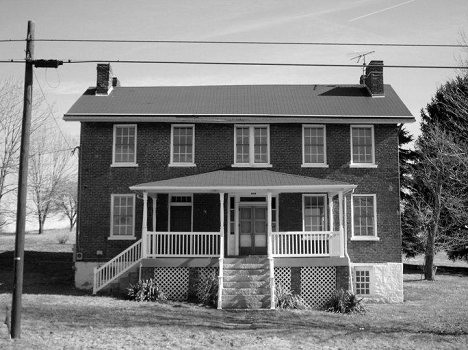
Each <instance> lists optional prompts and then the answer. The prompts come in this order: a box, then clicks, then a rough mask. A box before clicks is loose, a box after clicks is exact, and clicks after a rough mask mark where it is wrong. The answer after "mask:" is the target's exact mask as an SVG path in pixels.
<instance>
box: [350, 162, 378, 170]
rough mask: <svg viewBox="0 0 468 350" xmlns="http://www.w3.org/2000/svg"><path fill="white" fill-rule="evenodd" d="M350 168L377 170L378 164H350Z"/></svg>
mask: <svg viewBox="0 0 468 350" xmlns="http://www.w3.org/2000/svg"><path fill="white" fill-rule="evenodd" d="M349 167H350V168H368V169H375V168H377V164H370V163H369V164H366V163H362V164H350V165H349Z"/></svg>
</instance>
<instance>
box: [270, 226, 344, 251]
mask: <svg viewBox="0 0 468 350" xmlns="http://www.w3.org/2000/svg"><path fill="white" fill-rule="evenodd" d="M337 235H338V236H339V233H338V232H330V231H325V232H303V231H290V232H272V234H271V236H272V237H271V238H272V255H273V256H274V257H279V256H281V257H288V256H290V257H293V256H295V257H299V256H309V257H310V256H330V255H331V254H330V253H331V252H332V251H333V250H334V248H333V246H332V245H333V244H336V243H337V242H338V244H339V241H336V240H333V239H332V238H333V237H334V236H337Z"/></svg>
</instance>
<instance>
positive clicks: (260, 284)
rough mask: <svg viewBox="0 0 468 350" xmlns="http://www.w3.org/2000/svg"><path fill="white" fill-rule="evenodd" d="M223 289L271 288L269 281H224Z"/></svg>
mask: <svg viewBox="0 0 468 350" xmlns="http://www.w3.org/2000/svg"><path fill="white" fill-rule="evenodd" d="M223 288H270V282H269V281H268V280H261V281H240V282H239V281H232V280H230V281H226V280H224V281H223Z"/></svg>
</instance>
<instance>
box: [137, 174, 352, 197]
mask: <svg viewBox="0 0 468 350" xmlns="http://www.w3.org/2000/svg"><path fill="white" fill-rule="evenodd" d="M354 188H356V186H355V185H352V184H349V183H347V182H341V181H335V180H329V179H318V178H314V177H307V176H301V175H292V174H286V173H280V172H276V171H271V170H264V169H261V170H246V169H239V170H237V169H235V170H230V169H225V170H216V171H213V172H208V173H203V174H197V175H190V176H185V177H179V178H174V179H167V180H161V181H155V182H148V183H143V184H139V185H135V186H131V187H130V189H131V190H133V191H141V192H154V193H168V192H171V193H172V192H179V193H183V192H189V193H192V192H195V193H210V192H214V193H220V192H226V193H227V192H229V193H232V192H246V191H247V192H255V193H257V192H261V193H265V192H276V193H279V192H336V193H337V192H340V191H350V190H352V189H354Z"/></svg>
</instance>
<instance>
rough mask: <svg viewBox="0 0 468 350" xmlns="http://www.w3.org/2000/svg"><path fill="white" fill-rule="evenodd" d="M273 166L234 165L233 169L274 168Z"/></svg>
mask: <svg viewBox="0 0 468 350" xmlns="http://www.w3.org/2000/svg"><path fill="white" fill-rule="evenodd" d="M272 167H273V165H271V164H247V163H246V164H232V165H231V168H272Z"/></svg>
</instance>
